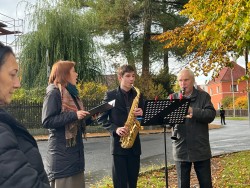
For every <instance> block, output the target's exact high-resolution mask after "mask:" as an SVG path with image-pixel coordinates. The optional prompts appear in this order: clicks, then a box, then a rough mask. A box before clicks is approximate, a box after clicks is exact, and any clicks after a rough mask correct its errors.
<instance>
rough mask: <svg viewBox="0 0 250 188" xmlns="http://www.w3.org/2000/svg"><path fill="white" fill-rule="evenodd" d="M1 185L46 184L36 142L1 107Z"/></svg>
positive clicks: (35, 187) (37, 187) (28, 187)
mask: <svg viewBox="0 0 250 188" xmlns="http://www.w3.org/2000/svg"><path fill="white" fill-rule="evenodd" d="M0 170H1V172H0V187H1V188H19V187H25V188H49V187H50V186H49V181H48V178H47V175H46V173H45V171H44V166H43V162H42V158H41V155H40V153H39V150H38V147H37V143H36V141H35V140H34V138H33V137H32V136H31V135H30V134H29V132H28V131H27V130H26V129H25V128H24V127H23V126H22V125H21V124H20V123H18V122H17V121H16V120H15V119H14V118H13V117H12V116H11V115H10V114H8V113H7V112H6V111H4V110H3V109H1V108H0Z"/></svg>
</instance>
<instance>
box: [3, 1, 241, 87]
mask: <svg viewBox="0 0 250 188" xmlns="http://www.w3.org/2000/svg"><path fill="white" fill-rule="evenodd" d="M36 1H37V0H0V21H1V22H2V21H4V22H5V21H8V22H11V23H13V20H16V21H17V20H19V22H18V21H17V22H16V25H18V24H19V25H20V24H21V23H20V20H23V24H22V25H26V27H25V28H23V29H21V28H17V30H22V31H23V32H24V33H25V32H27V30H28V29H27V24H25V20H24V18H25V6H26V3H27V2H28V3H32V4H35V3H36ZM2 14H3V15H2ZM10 30H11V28H10ZM7 40H8V43H11V42H12V41H13V40H14V38H13V36H8V38H7ZM0 41H6V36H0ZM172 62H173V60H172ZM237 62H238V63H239V64H240V65H241V66H243V67H245V63H244V58H243V57H241V58H239V59H238V60H237ZM172 64H174V65H175V66H176V63H172ZM170 68H171V65H170ZM207 79H209V77H205V76H200V77H198V78H196V82H197V84H204V82H205V81H206V80H207Z"/></svg>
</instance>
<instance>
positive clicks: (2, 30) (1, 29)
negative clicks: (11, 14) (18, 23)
mask: <svg viewBox="0 0 250 188" xmlns="http://www.w3.org/2000/svg"><path fill="white" fill-rule="evenodd" d="M4 27H5V28H4ZM17 33H21V32H20V31H10V30H9V29H8V28H7V25H6V24H4V23H3V22H0V35H11V34H17Z"/></svg>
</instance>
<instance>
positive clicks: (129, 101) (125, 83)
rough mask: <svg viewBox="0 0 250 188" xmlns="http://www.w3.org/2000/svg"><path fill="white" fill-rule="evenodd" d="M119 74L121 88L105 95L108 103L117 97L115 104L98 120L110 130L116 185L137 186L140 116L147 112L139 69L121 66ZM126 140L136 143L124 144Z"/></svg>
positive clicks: (127, 187)
mask: <svg viewBox="0 0 250 188" xmlns="http://www.w3.org/2000/svg"><path fill="white" fill-rule="evenodd" d="M117 76H118V80H119V83H120V85H119V87H117V88H116V89H114V90H112V91H108V92H107V93H106V94H105V97H104V101H105V102H108V101H111V100H114V99H115V107H114V108H112V109H111V110H109V111H106V112H104V113H103V114H102V115H101V116H100V118H99V119H98V122H99V123H100V124H102V126H103V127H104V128H105V129H106V130H108V131H109V132H110V140H111V147H110V148H111V154H112V180H113V185H114V188H136V185H137V179H138V175H139V169H140V155H141V143H140V137H139V134H138V129H139V127H138V126H140V125H138V121H137V120H136V117H137V116H142V115H143V111H142V108H143V104H144V101H143V98H142V96H141V94H140V92H139V90H138V89H137V88H135V87H133V84H134V81H135V70H134V68H133V67H132V66H130V65H123V66H121V67H119V68H118V71H117ZM134 130H136V131H134ZM125 137H126V138H128V139H124V138H125ZM123 140H127V141H129V142H130V141H131V142H133V143H127V141H124V143H123Z"/></svg>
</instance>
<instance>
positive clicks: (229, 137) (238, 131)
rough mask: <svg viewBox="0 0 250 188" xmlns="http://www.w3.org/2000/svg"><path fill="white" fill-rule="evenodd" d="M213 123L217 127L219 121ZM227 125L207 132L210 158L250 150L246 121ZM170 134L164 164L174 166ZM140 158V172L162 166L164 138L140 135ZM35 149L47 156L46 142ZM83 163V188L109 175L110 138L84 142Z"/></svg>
mask: <svg viewBox="0 0 250 188" xmlns="http://www.w3.org/2000/svg"><path fill="white" fill-rule="evenodd" d="M213 123H216V124H219V121H218V120H215V121H214V122H213ZM226 123H227V125H224V126H223V127H222V128H220V129H213V130H210V131H209V135H210V144H211V149H212V154H213V156H215V155H220V154H223V153H231V152H237V151H243V150H250V144H249V143H250V136H249V135H250V127H249V124H248V120H243V121H235V120H231V121H230V120H228V121H227V120H226ZM170 136H171V135H170V133H166V151H167V162H168V164H173V157H172V147H171V139H170ZM141 144H142V155H141V170H145V169H148V168H150V167H152V166H156V165H157V166H164V164H165V153H164V149H165V147H164V134H163V133H158V134H150V135H141ZM38 146H39V149H40V152H41V154H42V157H43V159H44V158H45V155H46V150H47V141H39V142H38ZM84 147H85V163H86V171H85V176H86V187H89V185H90V184H91V183H95V182H98V181H99V180H101V179H102V178H103V177H104V176H110V175H111V155H110V151H109V137H102V138H89V139H88V140H87V141H85V140H84Z"/></svg>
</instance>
